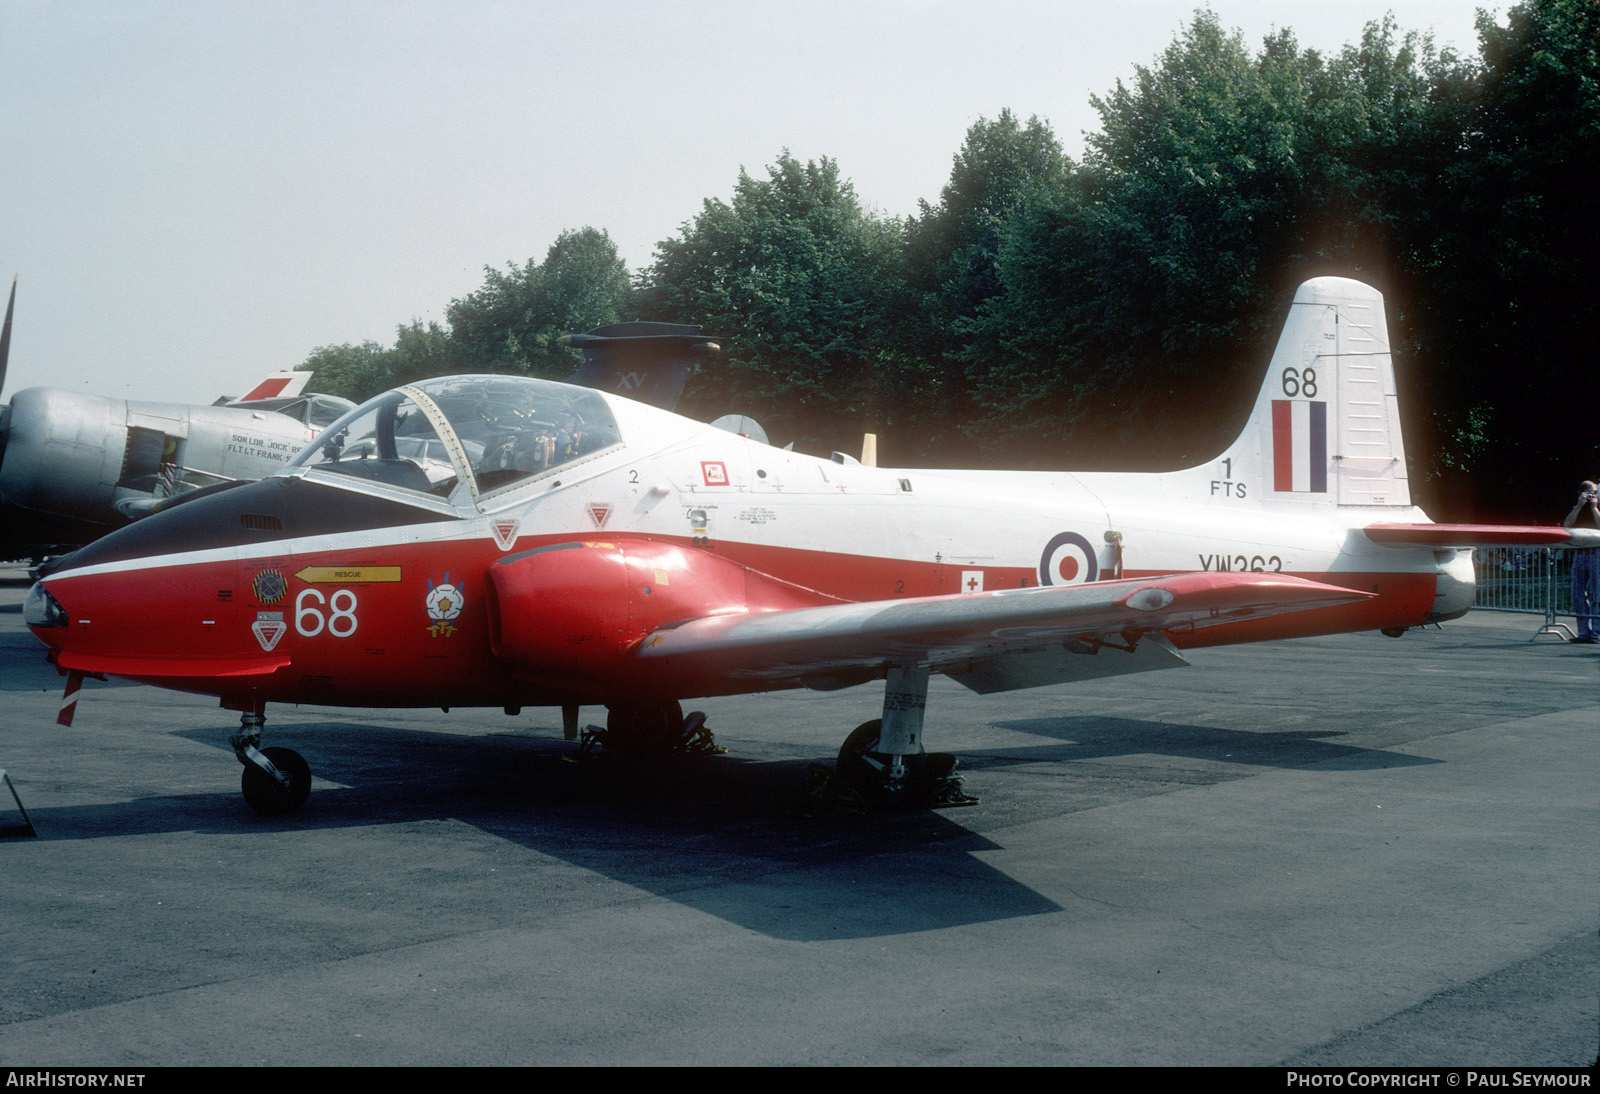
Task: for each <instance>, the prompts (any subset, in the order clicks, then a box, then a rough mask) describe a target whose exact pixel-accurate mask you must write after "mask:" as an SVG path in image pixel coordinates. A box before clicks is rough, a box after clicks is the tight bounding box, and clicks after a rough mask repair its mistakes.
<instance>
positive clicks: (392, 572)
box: [294, 566, 400, 585]
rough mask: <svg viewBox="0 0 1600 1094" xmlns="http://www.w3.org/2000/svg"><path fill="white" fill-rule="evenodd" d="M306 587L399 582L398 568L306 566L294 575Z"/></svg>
mask: <svg viewBox="0 0 1600 1094" xmlns="http://www.w3.org/2000/svg"><path fill="white" fill-rule="evenodd" d="M294 576H295V577H298V578H299V579H300V580H301V581H304V582H305V583H306V584H308V585H327V584H331V583H333V582H361V581H399V580H400V567H398V566H307V567H306V568H305V569H304V570H301V571H300V572H299V573H297V574H295V575H294Z"/></svg>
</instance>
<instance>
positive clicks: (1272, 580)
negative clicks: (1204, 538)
mask: <svg viewBox="0 0 1600 1094" xmlns="http://www.w3.org/2000/svg"><path fill="white" fill-rule="evenodd" d="M1370 596H1371V594H1369V593H1362V592H1356V591H1355V590H1352V589H1345V588H1340V587H1338V586H1333V585H1323V584H1320V583H1318V582H1315V581H1306V580H1304V579H1302V578H1294V577H1287V576H1283V575H1279V574H1261V573H1190V574H1177V575H1173V576H1171V577H1161V578H1143V579H1139V580H1132V581H1104V582H1095V583H1093V584H1087V585H1066V586H1043V587H1038V588H1029V589H1005V590H999V591H995V592H987V593H975V594H966V595H955V596H938V597H923V598H918V599H913V600H888V601H873V602H869V603H865V604H837V605H828V606H825V607H817V608H794V609H789V610H784V611H773V612H753V613H749V614H740V615H719V616H706V617H703V618H699V619H692V620H688V621H686V622H683V623H678V624H676V625H673V626H668V627H662V628H660V629H658V630H656V631H654V632H652V633H651V634H649V635H647V636H646V637H645V639H644V640H643V641H642V642H641V643H640V644H639V645H638V647H637V648H636V650H635V657H636V658H637V659H638V660H639V662H640V663H641V665H642V666H649V668H651V669H654V670H657V671H658V672H665V673H667V674H670V675H672V676H688V677H696V678H710V677H717V678H724V679H731V680H738V681H745V682H748V683H749V684H752V685H758V686H759V685H761V684H764V685H765V686H769V687H770V686H782V685H783V684H802V685H804V686H807V687H813V688H821V689H829V688H832V687H845V686H848V685H851V684H856V683H861V682H863V681H865V680H868V679H872V678H873V677H876V676H880V675H882V673H883V671H884V669H885V668H886V667H887V666H889V665H891V664H895V663H897V662H905V661H921V662H926V663H927V664H928V665H929V666H930V668H931V669H932V670H933V671H935V672H942V673H945V674H947V675H949V676H952V677H954V678H955V679H957V680H959V681H960V682H961V683H963V684H965V685H966V686H968V687H970V688H972V689H973V690H974V691H978V692H992V691H1008V690H1012V689H1014V688H1022V687H1035V686H1038V685H1040V684H1050V683H1060V682H1063V681H1068V680H1081V679H1091V678H1094V677H1099V676H1111V675H1118V674H1121V673H1127V672H1144V671H1147V670H1150V669H1160V668H1175V667H1177V666H1179V665H1183V664H1187V662H1186V661H1184V659H1183V657H1182V656H1181V655H1180V654H1179V653H1178V652H1177V650H1175V649H1173V647H1172V645H1171V643H1170V642H1168V641H1167V640H1166V638H1165V637H1164V634H1165V633H1172V632H1178V631H1188V630H1191V629H1194V628H1198V627H1206V626H1211V625H1213V624H1218V623H1231V622H1235V621H1237V620H1241V619H1249V618H1255V617H1260V616H1267V615H1276V614H1279V613H1282V612H1293V611H1304V610H1306V609H1310V608H1321V607H1328V606H1331V605H1335V604H1345V603H1350V602H1353V601H1357V600H1364V599H1368V598H1369V597H1370Z"/></svg>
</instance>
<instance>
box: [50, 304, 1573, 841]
mask: <svg viewBox="0 0 1600 1094" xmlns="http://www.w3.org/2000/svg"><path fill="white" fill-rule="evenodd" d="M1594 542H1600V533H1594V532H1582V531H1578V530H1569V529H1561V528H1532V527H1528V528H1490V527H1482V526H1463V525H1437V524H1432V523H1430V522H1428V519H1427V517H1426V516H1425V515H1424V514H1423V513H1422V512H1421V511H1420V510H1418V509H1416V508H1415V507H1413V506H1412V505H1411V502H1410V496H1409V491H1408V487H1407V476H1406V463H1405V454H1404V450H1403V447H1402V444H1401V437H1400V424H1399V413H1398V410H1397V406H1396V396H1395V385H1394V376H1393V368H1392V365H1391V362H1390V357H1389V346H1388V339H1387V329H1386V325H1385V320H1384V313H1383V299H1382V296H1381V295H1380V294H1379V293H1378V292H1377V291H1376V290H1374V289H1372V288H1370V287H1368V286H1366V285H1363V284H1361V283H1359V282H1355V281H1350V280H1344V279H1339V278H1319V279H1317V280H1314V281H1310V282H1307V283H1306V284H1305V285H1303V286H1301V288H1300V290H1299V291H1298V293H1297V294H1296V296H1295V298H1294V302H1293V304H1292V305H1291V308H1290V312H1289V316H1288V320H1287V322H1286V324H1285V327H1284V331H1283V334H1282V336H1281V338H1280V341H1279V343H1278V346H1277V349H1276V351H1275V354H1274V356H1273V358H1272V361H1271V364H1270V366H1269V368H1268V370H1267V375H1266V378H1265V381H1264V383H1263V385H1262V387H1261V390H1260V394H1259V396H1258V398H1257V401H1256V404H1255V408H1254V411H1253V413H1252V414H1251V416H1250V418H1249V421H1248V423H1247V424H1246V426H1245V428H1244V431H1243V433H1241V434H1240V436H1239V437H1238V438H1237V439H1236V440H1235V441H1234V442H1233V443H1232V444H1231V445H1230V446H1229V447H1228V448H1227V449H1226V450H1225V451H1224V452H1223V453H1222V454H1221V455H1220V456H1219V457H1218V458H1216V459H1214V460H1212V461H1210V462H1208V463H1206V464H1203V465H1201V466H1198V467H1193V468H1190V469H1188V470H1184V471H1177V472H1172V473H1168V474H1114V473H1097V474H1069V473H1065V472H1062V473H1046V472H1039V473H1034V472H1027V473H1023V472H1000V471H932V470H895V469H886V468H878V467H870V466H863V465H860V464H858V463H856V462H855V461H852V460H849V459H848V458H843V457H836V458H835V459H834V460H833V461H829V460H821V459H815V458H811V457H808V456H803V455H799V454H796V453H793V452H789V451H783V450H779V449H775V448H772V447H769V446H767V445H764V444H761V443H759V442H757V441H754V440H751V439H749V438H746V437H741V436H739V435H736V434H733V433H729V432H726V431H724V430H720V429H716V428H713V427H710V426H706V425H702V424H700V423H698V422H693V421H689V420H687V419H684V418H681V417H678V416H677V415H674V414H671V413H668V412H666V411H663V410H661V409H658V408H655V407H651V406H647V405H644V404H641V403H638V402H634V401H632V400H629V399H626V398H623V397H620V396H617V395H613V394H609V393H606V392H601V391H595V390H589V389H585V388H581V387H575V386H570V385H566V384H560V383H553V382H549V381H542V380H535V379H527V378H518V377H505V376H465V377H450V378H444V379H436V380H429V381H425V382H422V383H418V384H414V385H408V386H405V387H401V388H397V389H395V390H393V391H390V392H388V393H387V394H384V395H381V396H379V397H377V398H375V399H373V400H371V401H369V402H367V403H365V404H363V405H362V406H361V407H359V408H357V409H356V410H354V411H352V412H351V413H349V414H348V415H346V416H345V417H344V418H342V419H341V420H340V421H339V422H337V423H335V424H334V425H333V426H331V427H330V428H329V429H328V430H327V431H326V432H325V433H324V434H323V435H322V436H321V437H320V438H319V439H318V441H317V442H316V443H315V444H313V445H311V446H308V447H307V448H306V449H305V450H304V451H302V452H301V454H300V455H299V456H298V457H297V458H296V459H295V460H294V461H293V462H292V463H291V464H290V465H289V466H288V467H286V468H285V469H284V470H283V471H281V472H279V473H278V474H277V475H275V476H274V477H272V478H270V479H266V480H264V481H262V482H259V483H254V484H250V485H246V486H239V487H236V488H233V489H228V490H223V491H220V492H217V493H214V494H211V495H210V496H203V497H195V498H194V499H193V500H192V501H188V502H180V503H179V504H177V505H175V506H173V507H171V508H170V509H167V510H166V511H164V512H160V513H157V514H155V515H153V516H151V517H149V518H147V519H145V520H142V521H140V522H138V523H137V524H134V525H131V526H129V527H127V528H124V529H121V530H119V531H117V532H115V533H113V534H111V535H109V536H107V537H105V538H104V539H101V540H99V541H98V542H96V543H94V544H92V545H90V546H88V547H86V548H84V549H82V550H80V551H78V552H76V553H75V554H73V555H71V556H69V557H67V558H66V559H64V560H61V561H60V562H59V563H58V564H57V565H56V566H55V567H54V568H53V569H52V570H51V571H50V572H48V573H47V574H46V576H45V577H44V578H43V579H42V580H41V581H40V582H39V583H38V584H36V585H35V586H34V588H33V589H32V590H31V591H30V593H29V595H28V599H27V603H26V607H25V613H26V620H27V623H28V625H29V626H30V627H31V628H32V629H33V632H34V634H35V635H37V636H38V637H39V638H40V639H41V640H42V641H43V642H44V643H45V644H47V645H48V646H49V647H50V648H51V655H52V657H53V658H54V659H55V661H56V664H57V666H58V668H59V669H60V670H61V671H62V672H63V673H65V674H67V675H68V681H67V692H68V696H69V698H70V697H71V696H72V695H73V694H75V692H76V689H77V686H78V683H79V682H80V681H81V679H82V676H83V675H85V674H110V675H116V676H122V677H126V678H129V679H132V680H137V681H141V682H145V683H149V684H155V685H158V686H162V687H168V688H175V689H179V690H185V691H193V692H199V693H203V694H209V695H216V696H218V697H220V699H221V701H222V705H223V706H224V707H225V708H228V709H231V710H236V711H239V712H241V729H240V731H239V732H238V733H237V734H236V735H235V736H234V737H233V738H232V743H233V745H234V748H235V751H236V753H237V755H238V758H239V760H240V762H241V763H243V765H244V775H243V787H244V795H245V798H246V799H247V800H248V801H249V803H250V804H251V806H252V807H254V808H255V809H257V810H259V811H263V812H287V811H290V810H293V809H296V808H298V807H299V806H300V805H301V804H302V803H303V802H304V801H305V800H306V797H307V793H308V790H309V787H310V781H311V776H310V770H309V767H308V765H307V764H306V762H305V760H304V759H303V758H302V757H301V756H300V755H299V754H298V753H296V752H294V751H293V750H290V749H285V748H267V749H262V748H260V747H259V746H260V743H261V732H262V726H263V723H264V720H265V719H264V712H265V709H266V706H267V705H268V704H269V703H283V702H291V703H299V702H305V703H320V704H333V705H353V706H393V707H400V706H416V707H423V706H440V707H453V706H504V707H506V708H507V709H508V711H514V710H515V709H517V708H519V707H521V706H523V705H552V706H555V705H559V706H562V707H563V708H564V711H565V712H566V713H567V715H568V724H569V725H571V726H575V724H576V708H577V706H578V705H579V704H604V705H605V706H607V707H608V708H609V716H608V721H607V731H606V733H607V738H606V741H605V743H606V745H607V747H608V748H609V747H612V746H616V747H618V748H628V749H636V748H639V747H642V746H648V745H668V746H671V745H679V746H681V745H682V744H683V743H684V741H685V739H686V738H687V736H688V734H689V733H690V732H691V731H692V730H693V729H694V728H695V726H694V720H693V719H690V720H689V723H688V724H686V721H685V719H684V716H683V714H682V708H681V706H680V700H683V699H688V698H693V697H701V696H709V695H719V694H733V693H745V692H759V691H766V690H773V689H780V688H796V687H806V688H815V689H824V690H827V689H834V688H843V687H848V686H852V685H858V684H862V683H866V682H868V681H872V680H883V681H885V688H884V694H883V702H882V717H881V718H880V719H875V720H873V721H871V722H868V723H866V724H865V725H863V726H861V727H860V728H858V729H857V730H856V732H855V733H852V734H851V735H850V736H849V737H848V738H847V739H846V741H845V744H844V746H843V748H842V749H841V754H840V759H841V763H840V765H839V772H840V774H841V775H842V776H843V777H845V778H846V779H847V780H848V781H849V782H851V783H852V784H853V785H854V786H855V787H856V788H857V789H858V790H859V791H860V792H861V793H862V794H863V796H864V797H868V798H877V799H883V800H887V801H891V802H892V801H896V800H902V801H903V800H927V799H928V798H929V797H930V796H936V795H937V794H938V793H939V792H940V787H941V786H948V784H949V783H950V781H951V780H949V779H948V778H947V776H948V775H949V772H950V766H951V765H950V763H949V762H948V761H947V759H945V760H936V759H935V758H934V757H933V756H931V755H930V754H928V753H926V752H925V751H924V746H923V740H922V723H923V709H924V706H925V703H926V697H927V688H928V679H929V675H930V674H931V673H944V674H946V675H948V676H950V677H952V678H954V679H955V680H957V681H959V682H960V683H962V684H964V685H966V686H967V687H969V688H971V689H973V690H975V691H977V692H980V693H988V692H999V691H1006V690H1009V689H1014V688H1025V687H1033V686H1037V685H1043V684H1054V683H1061V682H1067V681H1075V680H1084V679H1091V678H1095V677H1101V676H1110V675H1116V674H1121V673H1132V672H1144V671H1150V670H1155V669H1163V668H1172V667H1176V666H1179V665H1183V664H1185V663H1186V661H1185V658H1184V656H1183V653H1182V651H1184V650H1188V649H1195V648H1200V647H1205V646H1212V645H1221V644H1226V643H1235V642H1249V641H1257V640H1263V639H1273V638H1288V637H1296V636H1302V635H1318V634H1332V633H1339V632H1346V631H1358V630H1380V631H1383V632H1384V633H1386V634H1399V633H1401V632H1403V631H1404V630H1405V629H1407V628H1410V627H1416V626H1420V625H1422V624H1424V623H1430V622H1435V621H1440V620H1448V619H1454V618H1456V617H1458V616H1460V615H1462V614H1464V613H1465V612H1466V611H1467V610H1468V609H1469V608H1470V607H1471V605H1472V600H1473V571H1472V564H1471V561H1470V558H1469V557H1468V555H1467V554H1466V553H1465V552H1464V551H1462V550H1460V549H1459V548H1463V547H1467V546H1471V545H1475V544H1486V543H1515V544H1568V545H1577V544H1582V545H1586V546H1587V545H1592V544H1593V543H1594ZM958 793H959V792H958Z"/></svg>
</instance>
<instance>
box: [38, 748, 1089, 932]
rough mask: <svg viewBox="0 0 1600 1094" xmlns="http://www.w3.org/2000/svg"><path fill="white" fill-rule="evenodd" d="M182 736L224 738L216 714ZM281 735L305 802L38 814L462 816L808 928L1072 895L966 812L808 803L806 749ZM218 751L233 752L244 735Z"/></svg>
mask: <svg viewBox="0 0 1600 1094" xmlns="http://www.w3.org/2000/svg"><path fill="white" fill-rule="evenodd" d="M174 736H179V737H186V738H189V739H192V740H195V741H197V742H200V743H203V744H207V745H210V746H213V747H214V746H216V745H217V744H218V740H217V736H216V734H214V733H213V732H209V731H204V730H194V731H179V732H177V733H175V734H174ZM272 743H274V744H283V745H287V746H290V747H294V748H298V749H301V750H302V751H304V752H305V753H306V754H307V755H308V756H310V757H312V758H313V762H314V763H315V764H316V767H317V773H318V776H319V779H318V782H317V783H316V784H314V787H313V790H312V794H311V800H310V802H309V803H308V804H307V806H306V808H305V810H304V811H303V812H302V813H300V814H298V815H295V816H292V817H288V818H280V819H263V818H258V817H256V816H254V815H253V814H251V813H250V812H249V810H248V808H247V807H246V806H245V804H244V802H243V801H242V799H241V798H239V797H238V795H237V794H236V793H219V794H190V795H181V796H169V797H151V798H142V799H138V800H134V801H123V802H112V803H102V804H95V805H84V806H63V807H60V808H45V809H30V814H31V815H32V817H33V820H34V823H35V824H36V825H37V826H38V828H39V831H40V832H41V834H42V835H43V838H45V839H46V840H51V839H97V838H105V837H110V836H117V837H126V836H129V835H150V834H160V833H166V832H199V833H202V834H205V833H212V834H230V833H250V832H261V833H263V834H265V833H267V832H276V833H280V834H283V833H289V832H292V831H295V830H306V829H311V830H320V829H330V828H341V827H363V826H371V825H382V824H405V823H415V822H419V821H443V820H448V821H455V822H460V823H465V824H469V825H472V826H474V827H476V828H478V829H480V830H482V831H484V832H486V833H489V834H491V835H493V836H496V837H499V838H501V839H505V840H507V841H510V842H512V843H515V844H518V845H520V846H522V847H525V848H527V849H529V850H532V851H536V852H538V853H540V854H544V855H549V856H551V857H553V858H557V859H560V860H563V861H565V862H568V863H571V864H573V865H576V866H580V867H582V868H584V869H588V870H592V871H594V872H596V873H599V874H601V875H604V876H606V877H609V878H612V879H614V880H616V881H620V882H623V883H624V884H627V885H631V886H634V887H636V888H639V889H642V890H644V891H646V892H650V893H654V894H656V895H657V896H660V897H664V898H666V899H668V900H671V901H674V902H676V903H679V904H682V905H685V906H687V907H690V908H694V909H697V910H699V911H703V912H705V913H707V914H710V915H713V916H716V917H718V918H720V919H723V920H726V921H728V922H731V923H734V924H736V925H738V926H741V927H744V928H746V929H749V930H752V931H756V932H758V933H761V934H764V935H767V936H769V937H773V938H778V939H784V940H790V941H814V940H822V939H842V938H870V937H881V936H887V935H896V934H904V933H908V932H917V931H930V930H939V929H943V928H948V927H956V926H963V925H969V924H973V923H985V922H993V921H999V920H1005V919H1012V918H1016V917H1020V916H1030V915H1040V914H1044V913H1048V912H1056V911H1060V910H1061V908H1060V905H1058V904H1056V903H1054V902H1053V901H1051V900H1049V899H1047V898H1045V897H1044V896H1041V895H1040V894H1039V893H1037V892H1035V891H1033V890H1032V889H1030V888H1028V887H1027V886H1025V885H1023V884H1021V883H1019V882H1017V881H1015V880H1013V879H1012V878H1010V877H1007V876H1006V875H1005V874H1003V873H1001V872H1000V871H998V870H996V869H995V868H993V867H991V866H989V865H987V864H985V863H983V862H982V861H980V860H979V859H978V858H977V857H975V856H974V854H973V852H978V851H986V850H995V849H997V848H998V845H997V844H995V843H993V842H992V841H990V840H989V839H987V838H986V837H984V836H982V835H979V834H977V833H974V832H972V831H971V830H969V829H967V828H965V827H963V826H962V825H960V824H959V823H957V818H959V816H960V814H959V812H957V813H956V814H945V813H940V812H934V811H926V810H917V811H906V812H901V813H889V814H877V815H873V816H870V817H861V816H824V817H807V816H804V815H803V811H804V803H805V797H804V795H803V789H804V787H805V785H806V781H807V766H808V762H807V761H806V760H801V759H783V760H769V761H752V760H747V759H740V758H738V757H735V756H716V757H685V758H681V759H670V760H666V761H655V762H651V763H625V762H620V761H609V760H604V759H602V760H596V761H590V762H584V763H569V762H567V761H566V759H565V757H567V756H568V755H570V754H571V753H572V751H573V749H574V746H573V745H571V744H569V743H566V742H561V741H551V740H549V739H548V738H546V737H543V736H540V737H537V738H536V737H531V736H524V735H521V734H495V735H487V736H474V737H458V736H449V735H442V734H434V733H427V732H421V731H412V730H404V729H395V728H393V727H382V726H366V725H349V724H333V723H330V724H325V725H319V724H314V723H313V724H300V725H295V726H290V725H282V726H281V727H280V728H278V729H277V730H275V731H274V732H273V733H272ZM216 760H217V761H218V762H223V763H228V764H232V762H233V760H232V757H231V756H229V755H228V754H227V749H226V746H223V747H222V748H221V749H219V754H218V756H217V757H216ZM206 762H211V761H209V760H207V761H206ZM324 777H325V780H326V781H324ZM326 782H333V783H335V784H336V785H334V786H328V785H326ZM342 783H347V784H348V785H343V786H341V785H337V784H342Z"/></svg>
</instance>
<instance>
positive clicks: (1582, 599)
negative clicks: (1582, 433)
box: [1561, 479, 1600, 646]
mask: <svg viewBox="0 0 1600 1094" xmlns="http://www.w3.org/2000/svg"><path fill="white" fill-rule="evenodd" d="M1579 490H1580V493H1579V494H1578V502H1577V504H1576V505H1574V506H1573V507H1572V512H1570V513H1568V514H1567V519H1566V520H1564V521H1562V522H1561V523H1562V525H1563V526H1564V527H1567V528H1596V529H1600V505H1597V504H1596V500H1597V492H1596V488H1595V484H1594V483H1592V482H1590V481H1589V480H1588V479H1585V480H1584V481H1583V485H1582V486H1581V487H1579ZM1597 564H1600V547H1587V548H1583V549H1581V550H1576V551H1573V552H1572V613H1573V614H1574V615H1576V616H1577V617H1578V637H1576V638H1574V639H1573V641H1574V642H1582V643H1584V644H1585V645H1590V646H1592V645H1595V644H1596V643H1597V641H1600V640H1597V639H1596V637H1595V633H1594V621H1595V614H1596V613H1595V584H1594V579H1595V571H1596V570H1597V569H1600V565H1597Z"/></svg>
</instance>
